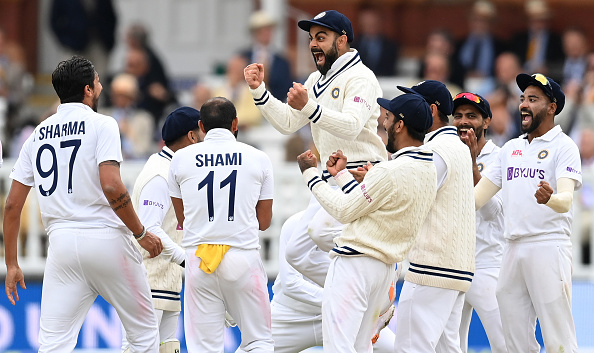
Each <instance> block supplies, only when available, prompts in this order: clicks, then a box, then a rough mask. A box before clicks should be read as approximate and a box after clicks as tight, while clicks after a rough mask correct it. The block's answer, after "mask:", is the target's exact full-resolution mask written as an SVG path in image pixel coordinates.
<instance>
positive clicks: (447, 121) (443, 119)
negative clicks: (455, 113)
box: [437, 110, 450, 124]
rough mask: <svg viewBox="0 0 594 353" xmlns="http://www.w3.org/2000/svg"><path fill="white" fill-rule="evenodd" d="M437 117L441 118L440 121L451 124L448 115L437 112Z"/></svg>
mask: <svg viewBox="0 0 594 353" xmlns="http://www.w3.org/2000/svg"><path fill="white" fill-rule="evenodd" d="M437 115H438V116H439V121H441V122H442V123H444V124H449V123H450V119H449V118H448V116H447V115H445V114H444V113H442V112H441V111H439V110H438V111H437Z"/></svg>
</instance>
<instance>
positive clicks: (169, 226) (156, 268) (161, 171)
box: [132, 153, 183, 311]
mask: <svg viewBox="0 0 594 353" xmlns="http://www.w3.org/2000/svg"><path fill="white" fill-rule="evenodd" d="M170 164H171V160H170V159H169V158H167V157H164V156H163V155H160V154H159V153H155V154H153V155H152V156H150V158H149V159H148V161H147V162H146V164H145V165H144V168H143V169H142V171H141V172H140V174H139V175H138V178H137V179H136V183H135V184H134V191H133V192H132V203H133V205H134V209H135V210H138V204H139V201H140V192H141V191H142V189H143V188H144V186H145V185H146V184H147V183H148V182H149V181H150V180H151V179H152V178H154V177H155V176H161V177H163V178H165V180H167V177H168V175H169V165H170ZM162 228H163V230H164V231H165V233H167V235H169V237H171V239H172V240H173V241H174V242H176V243H177V244H180V243H181V240H182V237H183V231H182V230H177V218H176V217H175V211H174V209H173V205H171V204H170V206H169V210H167V213H166V214H165V219H163V223H162ZM135 244H136V246H137V247H138V248H139V249H140V252H141V253H142V257H143V258H144V264H145V266H146V271H147V275H148V280H149V284H150V286H151V293H152V296H153V304H154V305H155V309H159V310H167V311H181V301H180V293H181V290H182V272H183V268H182V267H181V266H179V265H178V264H175V263H172V262H170V261H167V260H165V259H163V258H162V257H161V256H157V257H154V258H152V259H151V258H148V256H149V254H148V252H147V251H146V250H144V249H143V248H142V247H141V246H140V245H139V244H138V242H135Z"/></svg>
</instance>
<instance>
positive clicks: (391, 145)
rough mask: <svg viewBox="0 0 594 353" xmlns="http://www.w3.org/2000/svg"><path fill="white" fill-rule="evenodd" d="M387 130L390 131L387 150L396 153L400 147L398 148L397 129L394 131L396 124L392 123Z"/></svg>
mask: <svg viewBox="0 0 594 353" xmlns="http://www.w3.org/2000/svg"><path fill="white" fill-rule="evenodd" d="M386 132H387V133H388V142H387V143H386V151H388V152H390V153H396V151H398V149H397V148H396V131H394V124H392V126H390V128H389V129H388V130H386Z"/></svg>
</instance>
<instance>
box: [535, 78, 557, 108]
mask: <svg viewBox="0 0 594 353" xmlns="http://www.w3.org/2000/svg"><path fill="white" fill-rule="evenodd" d="M532 78H534V79H535V80H536V81H538V82H540V84H542V85H543V86H546V87H548V88H549V90H550V92H545V93H546V95H547V96H549V98H551V101H553V102H554V103H556V102H557V98H555V96H554V95H553V86H552V85H551V83H550V82H549V79H548V78H547V77H546V76H545V75H543V74H533V75H532Z"/></svg>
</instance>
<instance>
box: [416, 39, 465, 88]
mask: <svg viewBox="0 0 594 353" xmlns="http://www.w3.org/2000/svg"><path fill="white" fill-rule="evenodd" d="M430 54H441V55H443V56H445V57H446V58H447V61H448V72H449V74H448V77H447V80H446V81H447V82H451V83H453V84H455V85H457V86H459V87H463V86H464V68H463V67H462V65H461V64H460V61H459V60H458V58H457V52H456V43H455V41H454V37H453V36H452V33H451V32H450V31H449V30H447V29H443V28H438V29H435V30H433V31H431V33H429V35H428V36H427V43H426V44H425V54H424V57H427V56H429V55H430ZM424 76H425V60H421V65H420V67H419V73H418V76H417V77H418V78H419V79H422V78H423V77H424ZM458 93H460V92H456V94H458Z"/></svg>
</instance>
